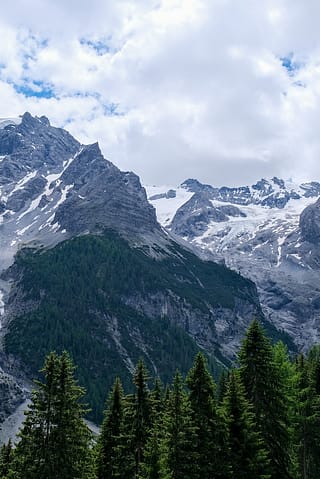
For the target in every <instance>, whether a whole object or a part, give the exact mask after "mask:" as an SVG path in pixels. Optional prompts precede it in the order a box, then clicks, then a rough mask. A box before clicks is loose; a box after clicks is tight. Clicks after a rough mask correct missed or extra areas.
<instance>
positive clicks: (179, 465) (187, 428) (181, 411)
mask: <svg viewBox="0 0 320 479" xmlns="http://www.w3.org/2000/svg"><path fill="white" fill-rule="evenodd" d="M164 434H165V441H164V444H165V449H164V452H165V454H166V465H167V469H168V471H169V473H170V478H171V479H185V478H188V479H196V478H198V466H197V464H198V456H197V452H196V449H197V448H196V442H197V428H196V426H195V424H194V421H193V411H192V409H191V406H190V403H189V399H188V396H187V394H186V392H185V391H184V389H183V382H182V377H181V375H180V373H179V372H177V373H176V374H175V377H174V380H173V384H172V389H171V391H170V394H169V397H168V402H167V408H166V413H165V415H164Z"/></svg>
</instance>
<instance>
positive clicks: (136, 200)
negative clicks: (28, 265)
mask: <svg viewBox="0 0 320 479" xmlns="http://www.w3.org/2000/svg"><path fill="white" fill-rule="evenodd" d="M105 228H111V229H114V230H115V231H118V232H121V233H123V234H126V235H127V236H130V235H135V236H142V235H144V234H145V233H148V234H149V235H153V234H155V233H157V234H158V233H159V231H160V230H161V228H160V226H159V224H158V223H157V219H156V215H155V211H154V208H153V207H152V206H151V205H150V204H149V203H148V201H147V198H146V193H145V190H144V188H142V186H141V184H140V180H139V178H138V177H137V176H136V175H135V174H134V173H131V172H121V171H120V170H119V169H118V168H117V167H116V166H115V165H113V164H112V163H111V162H110V161H108V160H106V159H105V158H104V157H103V155H102V153H101V151H100V148H99V145H98V144H97V143H95V144H93V145H87V146H85V145H80V143H79V142H78V141H77V140H75V139H74V138H73V137H72V136H71V135H70V134H69V133H68V132H66V131H65V130H63V129H61V128H54V127H52V126H51V125H50V122H49V120H48V119H47V118H46V117H41V118H37V117H33V116H31V115H30V114H29V113H25V114H24V115H23V116H22V117H21V118H20V120H19V121H10V120H7V121H4V120H2V121H1V122H0V241H1V251H0V271H1V270H2V269H4V268H6V267H8V266H9V265H10V262H12V260H13V257H14V254H15V252H16V251H17V249H18V248H19V247H20V246H21V245H25V244H38V245H40V244H41V245H43V246H51V245H53V244H57V243H59V242H61V241H63V240H65V239H67V238H70V237H72V236H74V235H79V234H84V233H90V232H91V233H97V232H100V231H103V229H105Z"/></svg>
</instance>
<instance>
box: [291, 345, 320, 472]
mask: <svg viewBox="0 0 320 479" xmlns="http://www.w3.org/2000/svg"><path fill="white" fill-rule="evenodd" d="M318 353H319V349H318V348H314V349H313V350H311V351H310V354H309V356H308V359H307V360H306V359H305V358H304V356H303V355H301V356H300V357H299V358H298V360H297V362H296V371H297V373H298V382H297V389H298V394H297V400H296V404H295V405H296V429H295V440H296V445H297V458H298V474H297V476H298V477H299V478H301V479H316V478H318V477H319V471H320V391H319V389H318V387H319V364H320V361H319V359H320V358H319V354H318Z"/></svg>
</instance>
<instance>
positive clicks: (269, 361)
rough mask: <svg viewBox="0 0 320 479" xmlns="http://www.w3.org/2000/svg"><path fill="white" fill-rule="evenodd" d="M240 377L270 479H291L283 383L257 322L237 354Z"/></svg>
mask: <svg viewBox="0 0 320 479" xmlns="http://www.w3.org/2000/svg"><path fill="white" fill-rule="evenodd" d="M239 362H240V376H241V380H242V383H243V385H244V387H245V392H246V396H247V399H248V400H249V401H250V402H251V403H252V405H253V411H254V414H255V421H256V423H257V426H258V428H259V430H260V431H261V434H262V438H263V440H264V443H265V445H266V448H267V451H268V454H269V457H270V472H271V477H272V478H273V479H278V478H279V477H281V478H283V479H285V478H287V477H290V475H289V472H288V471H289V467H290V455H289V454H290V436H289V424H288V422H289V417H288V408H287V404H286V383H285V382H284V380H283V375H282V373H280V371H279V368H278V367H277V365H276V362H275V360H274V355H273V350H272V346H271V343H270V340H269V339H268V338H267V336H266V335H265V333H264V330H263V329H262V327H261V326H260V324H259V322H258V321H256V320H255V321H253V322H252V324H251V325H250V327H249V329H248V332H247V334H246V337H245V339H244V341H243V344H242V347H241V349H240V352H239Z"/></svg>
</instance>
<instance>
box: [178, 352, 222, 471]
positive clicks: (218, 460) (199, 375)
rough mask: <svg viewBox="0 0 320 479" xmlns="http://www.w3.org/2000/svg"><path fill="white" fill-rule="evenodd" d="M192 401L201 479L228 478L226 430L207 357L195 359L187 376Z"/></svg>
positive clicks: (201, 356)
mask: <svg viewBox="0 0 320 479" xmlns="http://www.w3.org/2000/svg"><path fill="white" fill-rule="evenodd" d="M187 385H188V388H189V389H190V394H189V399H190V404H191V408H192V414H193V420H194V424H195V426H196V428H197V438H196V452H197V457H198V465H199V477H200V478H201V479H213V478H214V479H216V478H228V468H227V464H226V462H225V457H226V451H225V448H224V445H225V443H226V437H225V429H224V425H223V423H222V420H221V418H220V416H219V415H218V412H217V407H216V402H215V384H214V381H213V378H212V376H211V375H210V373H209V371H208V368H207V364H206V360H205V357H204V356H203V354H202V353H199V354H198V355H197V356H196V359H195V362H194V365H193V367H192V368H191V370H190V372H189V374H188V376H187Z"/></svg>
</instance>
